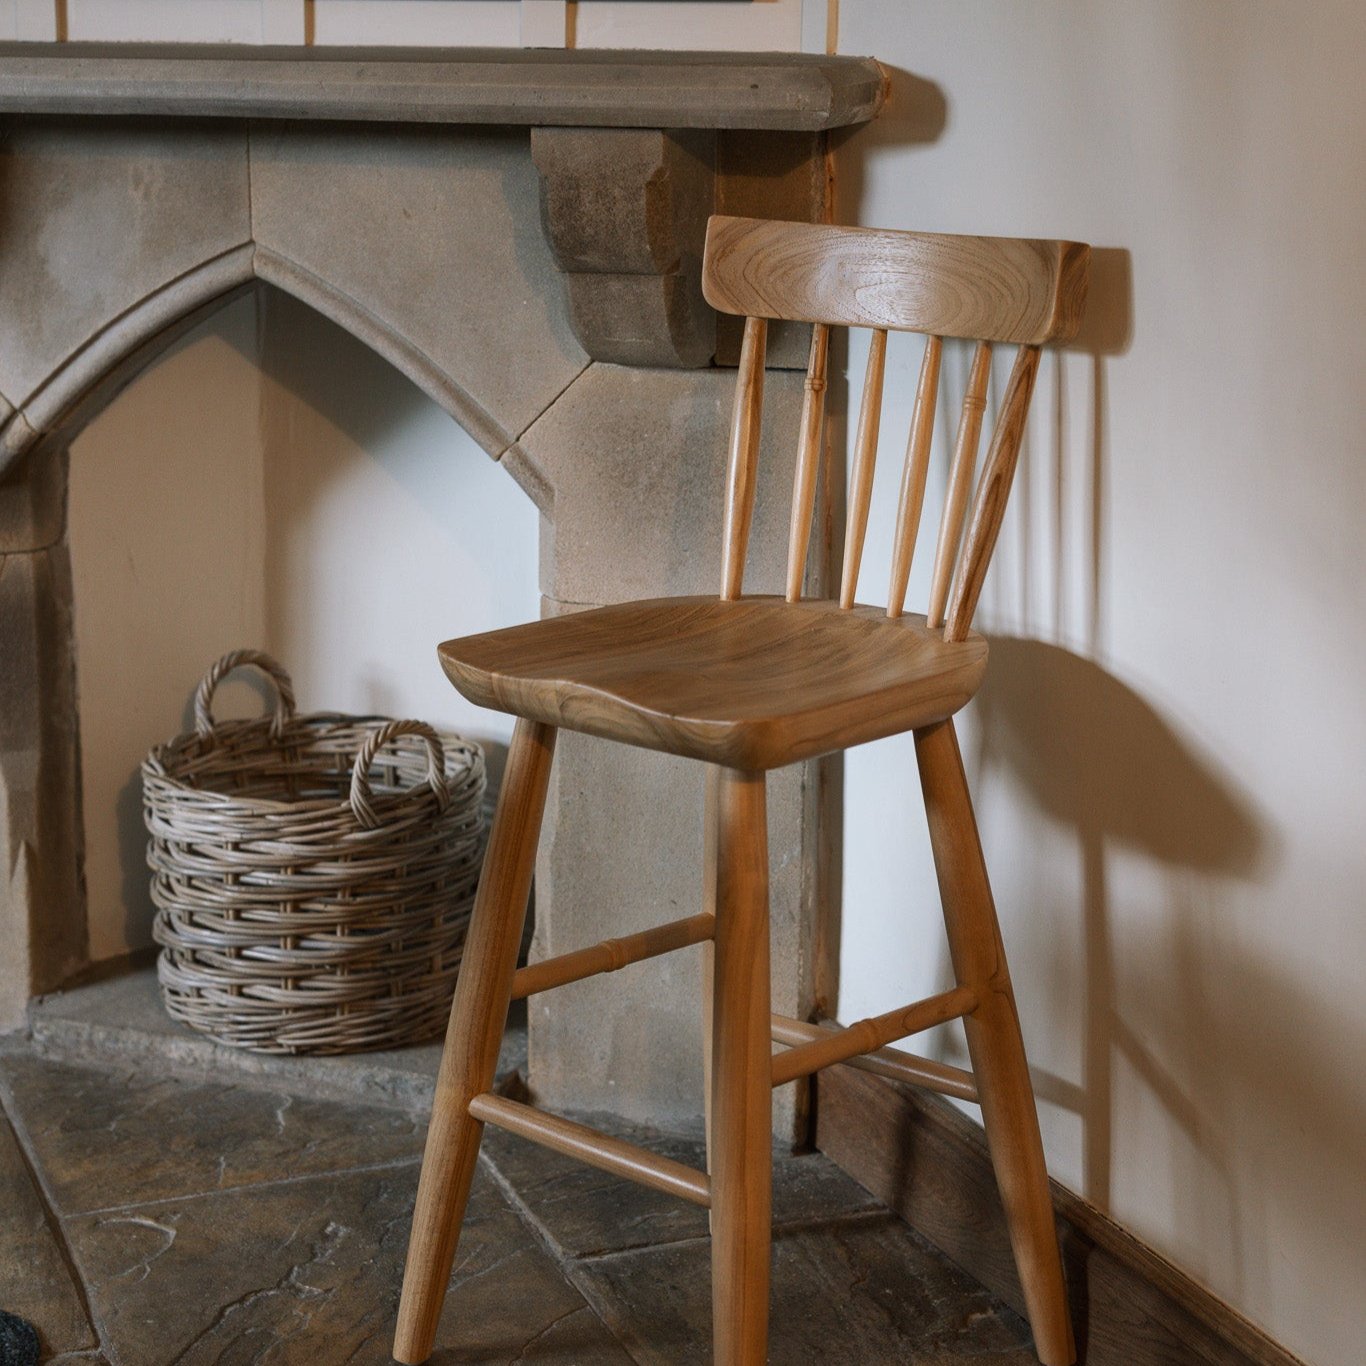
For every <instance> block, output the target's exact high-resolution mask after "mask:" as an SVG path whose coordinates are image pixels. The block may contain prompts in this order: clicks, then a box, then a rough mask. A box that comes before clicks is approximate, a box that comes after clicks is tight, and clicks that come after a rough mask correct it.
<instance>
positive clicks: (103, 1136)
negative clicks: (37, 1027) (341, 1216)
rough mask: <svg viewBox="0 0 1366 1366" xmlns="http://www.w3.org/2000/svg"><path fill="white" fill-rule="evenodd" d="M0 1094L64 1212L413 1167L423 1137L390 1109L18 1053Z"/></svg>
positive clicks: (4, 1069) (2, 1072)
mask: <svg viewBox="0 0 1366 1366" xmlns="http://www.w3.org/2000/svg"><path fill="white" fill-rule="evenodd" d="M0 1086H3V1089H4V1092H5V1094H6V1096H7V1098H8V1099H9V1100H10V1101H12V1105H11V1106H10V1107H9V1108H10V1109H11V1110H12V1112H14V1113H16V1114H18V1115H21V1116H22V1121H21V1122H22V1124H23V1127H24V1130H25V1132H26V1136H27V1138H28V1141H29V1143H30V1145H31V1151H32V1153H33V1156H34V1158H35V1160H36V1161H37V1162H38V1163H40V1164H41V1167H42V1170H43V1176H44V1179H45V1181H46V1183H47V1188H48V1191H49V1192H50V1194H51V1197H52V1199H53V1200H54V1201H55V1202H56V1205H57V1208H58V1210H59V1211H60V1213H61V1214H63V1215H71V1214H76V1213H80V1212H84V1211H87V1210H98V1209H108V1208H110V1207H114V1206H122V1205H132V1204H138V1203H140V1202H142V1201H146V1200H164V1199H168V1198H173V1197H179V1196H185V1195H200V1194H205V1193H207V1192H213V1191H221V1190H229V1189H232V1188H234V1187H237V1186H244V1185H251V1184H253V1183H256V1182H262V1181H279V1180H285V1179H293V1178H295V1177H300V1176H308V1175H313V1174H315V1173H319V1172H329V1171H339V1170H342V1169H343V1168H351V1167H365V1166H380V1165H383V1164H390V1163H394V1162H398V1161H408V1160H416V1159H417V1158H419V1157H420V1156H421V1155H422V1144H423V1141H424V1139H425V1137H426V1135H425V1128H424V1126H423V1125H422V1124H421V1123H420V1121H418V1120H417V1119H415V1118H414V1117H412V1116H410V1115H405V1114H402V1113H400V1112H398V1111H394V1110H381V1109H377V1108H375V1107H373V1106H360V1105H351V1106H347V1107H346V1108H345V1110H344V1111H343V1110H340V1109H339V1108H338V1107H337V1106H336V1105H334V1104H332V1103H329V1102H327V1101H318V1100H309V1099H306V1098H301V1099H295V1098H294V1097H293V1096H286V1095H277V1094H273V1093H271V1092H269V1091H258V1090H248V1089H245V1088H243V1087H238V1086H221V1085H220V1086H201V1085H196V1084H195V1083H193V1082H188V1081H183V1080H180V1079H178V1078H172V1077H156V1076H150V1075H147V1073H146V1072H145V1071H143V1072H141V1073H140V1072H139V1071H135V1070H132V1069H126V1068H123V1069H116V1070H110V1069H103V1068H94V1067H76V1066H72V1065H70V1064H67V1063H59V1062H53V1061H51V1060H50V1059H47V1058H34V1057H31V1056H27V1055H24V1054H11V1055H10V1056H8V1057H5V1058H0ZM187 1114H189V1115H192V1116H193V1123H190V1124H187V1123H185V1122H184V1118H183V1117H184V1116H185V1115H187Z"/></svg>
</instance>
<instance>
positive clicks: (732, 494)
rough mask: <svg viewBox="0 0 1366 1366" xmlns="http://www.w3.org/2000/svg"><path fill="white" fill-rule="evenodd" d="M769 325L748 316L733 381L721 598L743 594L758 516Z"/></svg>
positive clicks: (761, 319) (762, 320)
mask: <svg viewBox="0 0 1366 1366" xmlns="http://www.w3.org/2000/svg"><path fill="white" fill-rule="evenodd" d="M767 343H768V322H767V320H766V319H764V318H746V319H745V336H744V341H743V342H742V343H741V345H740V372H739V375H738V376H737V377H736V381H735V412H734V415H733V416H732V418H731V423H730V459H729V463H728V466H727V472H726V520H725V533H724V534H725V550H724V556H723V559H722V562H721V597H722V598H723V599H724V600H726V601H728V602H729V601H733V600H734V599H735V598H738V597H739V596H740V586H741V584H742V583H743V582H744V577H745V551H746V550H747V549H748V547H749V525H750V522H751V521H752V520H753V517H754V480H755V475H756V474H757V473H758V467H759V424H760V420H761V418H762V415H763V406H764V351H765V348H766V346H767Z"/></svg>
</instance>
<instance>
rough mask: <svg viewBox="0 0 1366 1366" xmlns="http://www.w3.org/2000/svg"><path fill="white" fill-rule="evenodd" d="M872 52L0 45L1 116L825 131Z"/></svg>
mask: <svg viewBox="0 0 1366 1366" xmlns="http://www.w3.org/2000/svg"><path fill="white" fill-rule="evenodd" d="M885 85H886V81H885V78H884V75H883V72H882V69H881V68H880V67H879V66H878V64H877V63H876V62H875V61H873V60H872V59H871V58H866V57H826V56H816V55H811V54H802V53H775V52H763V53H727V52H643V51H580V52H574V51H549V50H536V49H525V50H524V49H515V48H427V49H416V48H297V47H244V46H237V47H209V46H197V45H188V44H185V45H177V46H174V47H170V46H164V45H160V46H150V45H142V44H131V43H117V44H114V43H0V113H11V114H85V115H152V116H158V117H175V118H191V117H194V118H204V117H210V118H261V119H333V120H346V121H352V120H354V121H361V122H375V123H444V124H478V123H494V124H521V125H532V126H541V127H578V128H672V129H689V128H692V129H769V130H775V131H791V132H821V131H824V130H827V129H832V128H842V127H847V126H849V125H852V124H859V123H865V122H867V121H868V120H869V119H871V118H872V117H873V116H874V114H876V112H877V110H878V107H879V106H880V105H881V103H882V100H883V96H884V90H885Z"/></svg>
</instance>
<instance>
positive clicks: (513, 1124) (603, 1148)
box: [470, 1091, 711, 1209]
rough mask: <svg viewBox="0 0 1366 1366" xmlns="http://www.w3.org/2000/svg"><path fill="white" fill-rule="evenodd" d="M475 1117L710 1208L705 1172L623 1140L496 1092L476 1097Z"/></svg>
mask: <svg viewBox="0 0 1366 1366" xmlns="http://www.w3.org/2000/svg"><path fill="white" fill-rule="evenodd" d="M470 1115H471V1116H472V1117H473V1118H474V1119H477V1120H479V1121H481V1122H482V1123H484V1124H493V1125H496V1126H497V1127H498V1128H499V1129H506V1130H507V1131H508V1133H510V1134H517V1135H519V1136H520V1137H521V1138H529V1139H530V1140H531V1141H532V1142H533V1143H539V1144H541V1146H542V1147H545V1148H551V1149H553V1150H554V1151H555V1152H557V1153H564V1155H565V1156H566V1157H574V1158H577V1159H578V1160H579V1161H580V1162H585V1163H587V1164H588V1166H590V1167H597V1168H598V1169H599V1170H600V1171H605V1172H611V1173H612V1174H613V1175H614V1176H624V1177H626V1179H627V1180H629V1181H637V1182H639V1183H640V1184H641V1185H642V1186H650V1187H653V1189H655V1190H658V1191H664V1192H666V1193H667V1194H669V1195H676V1196H678V1197H679V1198H680V1199H683V1200H688V1201H691V1202H692V1203H693V1204H694V1205H701V1206H702V1207H703V1208H705V1209H710V1208H711V1181H710V1180H709V1179H708V1177H707V1174H706V1172H700V1171H698V1170H696V1168H694V1167H689V1166H686V1165H685V1164H684V1163H682V1162H675V1161H674V1160H673V1159H672V1158H669V1157H661V1156H660V1155H659V1154H658V1153H652V1152H650V1151H649V1149H647V1148H641V1147H638V1146H637V1145H636V1144H634V1143H627V1142H626V1141H625V1140H624V1139H620V1138H613V1137H611V1135H609V1134H604V1133H600V1132H599V1131H598V1130H597V1129H590V1128H589V1127H588V1126H587V1125H586V1124H576V1123H575V1122H574V1121H573V1120H572V1119H565V1118H563V1117H562V1116H560V1115H550V1114H546V1113H545V1111H543V1110H537V1109H534V1108H533V1107H532V1106H530V1105H523V1104H522V1103H521V1102H520V1101H515V1100H508V1099H506V1097H504V1096H497V1095H494V1094H493V1093H492V1092H491V1091H489V1092H485V1093H484V1094H483V1095H481V1096H475V1098H474V1099H473V1100H472V1101H470Z"/></svg>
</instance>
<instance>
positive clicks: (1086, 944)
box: [976, 636, 1276, 1257]
mask: <svg viewBox="0 0 1366 1366" xmlns="http://www.w3.org/2000/svg"><path fill="white" fill-rule="evenodd" d="M976 706H977V708H978V716H979V722H980V725H979V730H978V736H979V739H978V750H977V760H978V766H979V768H982V769H988V770H990V769H994V770H997V771H1000V772H1003V773H1004V774H1005V775H1006V776H1007V777H1008V779H1009V780H1010V782H1011V784H1012V785H1013V786H1014V787H1016V788H1017V789H1023V790H1024V791H1025V792H1026V793H1027V794H1028V795H1029V797H1030V799H1031V800H1032V802H1033V803H1034V805H1035V806H1036V808H1037V809H1038V810H1040V811H1042V812H1043V813H1045V814H1046V815H1047V816H1048V817H1049V818H1050V819H1051V820H1052V821H1053V822H1055V823H1056V824H1057V825H1058V826H1060V827H1063V828H1065V829H1068V830H1070V831H1071V832H1072V833H1073V835H1074V836H1075V839H1076V846H1077V854H1078V858H1079V862H1080V881H1081V887H1082V906H1081V935H1082V945H1083V954H1082V964H1081V972H1080V977H1081V981H1080V987H1081V992H1082V1003H1081V1016H1082V1018H1081V1021H1080V1024H1081V1028H1080V1031H1079V1033H1080V1040H1081V1048H1082V1059H1081V1082H1080V1084H1079V1085H1078V1084H1076V1083H1073V1082H1071V1081H1069V1080H1067V1079H1065V1078H1062V1077H1058V1076H1055V1075H1051V1074H1049V1073H1047V1072H1043V1071H1040V1070H1037V1069H1036V1070H1035V1072H1034V1081H1035V1088H1036V1091H1037V1093H1038V1095H1039V1098H1040V1100H1041V1101H1046V1102H1048V1103H1051V1104H1054V1105H1057V1106H1059V1107H1061V1108H1063V1109H1066V1110H1069V1111H1072V1112H1074V1113H1075V1114H1077V1115H1078V1116H1079V1118H1080V1119H1081V1122H1082V1132H1083V1151H1082V1161H1083V1192H1082V1193H1083V1194H1084V1195H1085V1197H1086V1198H1087V1199H1088V1200H1089V1201H1090V1202H1091V1203H1092V1204H1094V1205H1096V1206H1097V1207H1098V1208H1100V1209H1101V1210H1105V1211H1108V1210H1109V1208H1110V1206H1111V1196H1112V1176H1113V1146H1114V1122H1115V1113H1114V1111H1115V1084H1114V1079H1115V1070H1116V1065H1117V1062H1119V1061H1120V1060H1122V1061H1123V1063H1124V1064H1125V1065H1126V1066H1127V1067H1128V1068H1129V1069H1131V1070H1132V1071H1133V1072H1134V1073H1136V1074H1137V1076H1138V1077H1140V1078H1141V1079H1142V1081H1143V1083H1144V1084H1145V1085H1146V1086H1147V1088H1148V1089H1149V1090H1150V1092H1151V1093H1152V1095H1153V1096H1155V1097H1156V1099H1157V1100H1158V1101H1159V1103H1160V1104H1161V1105H1162V1106H1163V1108H1164V1109H1165V1110H1166V1111H1167V1112H1168V1113H1169V1114H1170V1115H1171V1117H1172V1119H1173V1120H1174V1122H1175V1124H1176V1126H1177V1127H1178V1129H1179V1130H1180V1131H1181V1132H1182V1133H1183V1135H1184V1137H1185V1142H1186V1143H1187V1144H1188V1145H1189V1151H1190V1152H1191V1153H1192V1154H1194V1160H1195V1161H1196V1162H1198V1163H1199V1164H1200V1165H1201V1166H1202V1167H1203V1169H1204V1172H1205V1176H1204V1177H1203V1178H1202V1179H1201V1180H1198V1181H1194V1182H1193V1183H1192V1191H1191V1192H1190V1193H1191V1194H1192V1196H1193V1197H1194V1199H1195V1203H1196V1204H1197V1205H1201V1206H1202V1207H1203V1210H1202V1211H1201V1210H1193V1211H1192V1213H1193V1215H1194V1216H1195V1217H1197V1218H1201V1219H1202V1220H1204V1219H1208V1221H1209V1222H1210V1223H1211V1225H1213V1224H1216V1223H1217V1224H1218V1225H1219V1227H1220V1230H1221V1232H1220V1238H1221V1240H1226V1243H1227V1246H1228V1247H1229V1248H1230V1249H1235V1251H1234V1254H1233V1255H1234V1256H1235V1257H1237V1256H1238V1254H1237V1252H1236V1249H1237V1248H1238V1247H1240V1246H1244V1245H1245V1240H1244V1239H1243V1238H1242V1237H1241V1236H1240V1227H1241V1220H1242V1217H1243V1215H1244V1213H1245V1212H1244V1211H1243V1210H1242V1209H1241V1208H1240V1203H1239V1200H1238V1199H1237V1196H1236V1192H1235V1189H1234V1176H1233V1165H1234V1164H1233V1161H1232V1149H1233V1144H1234V1140H1233V1137H1232V1133H1233V1130H1234V1127H1235V1125H1234V1123H1233V1121H1234V1119H1235V1114H1236V1109H1237V1107H1238V1106H1239V1105H1241V1104H1243V1103H1244V1101H1245V1097H1244V1096H1242V1095H1241V1094H1239V1093H1238V1092H1239V1090H1240V1088H1238V1087H1237V1086H1236V1084H1235V1083H1234V1081H1233V1080H1232V1079H1231V1078H1230V1077H1229V1076H1228V1075H1227V1074H1226V1073H1223V1072H1222V1070H1221V1069H1220V1068H1218V1067H1214V1066H1211V1063H1210V1051H1211V1041H1212V1040H1215V1039H1216V1038H1217V1037H1218V1036H1219V1034H1220V1033H1221V1032H1222V1030H1224V1029H1226V1027H1227V1024H1228V1022H1227V1021H1226V1020H1222V1019H1221V1014H1222V1012H1221V1011H1219V1010H1218V1009H1216V1005H1215V1003H1214V1002H1213V1001H1212V999H1211V997H1212V995H1213V994H1214V992H1215V991H1216V990H1217V989H1218V986H1219V984H1218V983H1216V982H1215V981H1214V980H1213V978H1214V975H1215V974H1218V975H1221V976H1222V975H1223V974H1225V973H1226V972H1227V970H1228V966H1227V964H1226V963H1221V962H1220V961H1219V957H1220V955H1219V954H1217V953H1215V954H1211V952H1210V950H1209V948H1208V947H1207V946H1202V944H1201V942H1200V936H1201V934H1202V932H1204V929H1203V926H1204V922H1205V921H1206V920H1207V919H1208V918H1207V917H1204V916H1203V915H1202V912H1203V911H1204V910H1205V909H1206V907H1205V906H1204V905H1203V904H1202V903H1201V901H1200V898H1199V889H1200V887H1201V883H1202V881H1203V880H1208V879H1209V878H1222V879H1234V880H1253V879H1255V878H1256V877H1258V876H1259V875H1261V874H1262V873H1263V872H1264V871H1265V869H1266V868H1267V867H1268V866H1269V865H1270V864H1271V863H1272V862H1274V858H1275V843H1276V841H1275V836H1274V833H1273V832H1272V831H1271V830H1270V829H1269V828H1268V826H1267V825H1266V824H1265V822H1264V821H1263V819H1262V818H1261V817H1260V815H1259V814H1258V812H1257V811H1256V809H1255V807H1254V806H1253V804H1252V802H1251V801H1250V800H1249V798H1248V797H1246V796H1245V795H1244V794H1242V793H1241V792H1239V791H1238V790H1237V788H1236V786H1235V785H1234V784H1233V783H1232V782H1231V781H1230V780H1229V779H1228V778H1227V777H1225V776H1224V775H1223V774H1221V773H1220V772H1219V771H1218V769H1217V766H1216V765H1215V764H1214V763H1213V761H1211V760H1210V759H1208V758H1207V757H1205V756H1202V755H1201V754H1200V753H1199V752H1198V751H1197V749H1196V747H1195V746H1194V745H1193V744H1192V743H1191V742H1189V741H1188V740H1187V739H1185V738H1183V737H1182V736H1181V735H1180V734H1178V732H1177V731H1176V730H1175V729H1174V728H1173V727H1172V725H1170V724H1169V723H1168V722H1167V721H1166V720H1165V719H1164V718H1163V717H1162V716H1161V715H1160V714H1159V712H1158V711H1157V710H1156V708H1154V707H1153V706H1152V705H1151V704H1150V703H1149V702H1148V701H1146V700H1145V699H1144V698H1143V697H1141V696H1139V694H1138V693H1136V692H1135V691H1133V690H1132V689H1131V688H1129V687H1128V686H1126V685H1125V684H1124V683H1123V682H1121V681H1120V680H1119V679H1117V678H1115V677H1114V676H1113V675H1112V674H1110V673H1108V672H1106V670H1105V669H1103V668H1101V667H1100V665H1098V664H1096V663H1095V662H1094V661H1093V660H1090V659H1087V658H1084V657H1082V656H1080V655H1078V654H1075V653H1073V652H1072V651H1070V650H1067V649H1065V648H1063V647H1061V646H1058V645H1054V644H1050V643H1048V642H1046V641H1042V640H1033V639H1025V638H1020V637H1014V636H992V637H991V667H990V668H989V669H988V671H987V681H986V683H985V684H984V686H983V688H982V691H981V693H980V694H979V695H978V699H977V703H976ZM1133 854H1137V855H1140V856H1142V857H1143V858H1145V859H1147V860H1149V861H1151V863H1152V864H1154V865H1156V866H1157V867H1158V868H1159V869H1160V870H1161V873H1162V876H1163V877H1164V878H1165V886H1164V896H1163V901H1164V902H1165V905H1164V906H1163V907H1162V908H1161V912H1160V921H1161V925H1162V927H1163V928H1162V930H1161V931H1159V933H1164V932H1165V933H1167V934H1168V935H1169V940H1168V942H1167V944H1166V947H1165V948H1164V949H1157V948H1152V949H1149V950H1147V951H1145V954H1144V962H1143V964H1142V965H1141V966H1140V965H1139V964H1136V963H1134V962H1133V961H1132V950H1130V951H1128V952H1126V954H1125V958H1124V963H1123V968H1124V971H1123V978H1124V981H1125V982H1126V984H1127V985H1128V987H1129V993H1130V995H1132V991H1133V989H1134V987H1135V986H1136V985H1141V984H1142V983H1144V982H1145V981H1146V982H1148V983H1150V984H1151V983H1158V984H1160V985H1161V991H1160V996H1159V999H1153V997H1152V996H1148V997H1145V999H1146V1000H1147V1006H1146V1007H1145V1013H1144V1025H1145V1026H1146V1028H1138V1027H1133V1026H1130V1025H1129V1024H1128V1023H1127V1022H1126V1020H1125V1018H1124V1015H1123V1013H1122V1012H1121V1010H1120V1008H1119V1003H1118V1000H1117V982H1118V980H1119V978H1120V971H1119V968H1120V964H1119V961H1118V958H1119V955H1118V952H1117V949H1116V945H1115V936H1114V916H1113V913H1112V909H1111V904H1110V903H1111V896H1110V889H1109V879H1108V869H1109V864H1110V860H1111V859H1112V858H1113V857H1114V856H1116V855H1133ZM1154 918H1155V919H1158V918H1159V917H1158V916H1155V917H1154ZM1069 985H1070V984H1069ZM1155 994H1156V993H1155ZM1154 1034H1160V1035H1161V1036H1162V1037H1163V1039H1164V1040H1165V1039H1168V1038H1170V1039H1171V1040H1172V1046H1171V1047H1170V1048H1166V1049H1163V1050H1162V1052H1163V1053H1164V1054H1166V1055H1167V1057H1166V1058H1164V1057H1163V1056H1160V1055H1159V1052H1158V1051H1157V1050H1155V1049H1154V1047H1153V1046H1152V1044H1151V1043H1150V1042H1148V1038H1150V1037H1151V1036H1152V1035H1154ZM1145 1036H1147V1037H1145ZM1210 1177H1212V1178H1213V1181H1214V1188H1213V1190H1211V1189H1210V1187H1209V1184H1208V1182H1209V1179H1210ZM1206 1231H1207V1232H1208V1230H1206Z"/></svg>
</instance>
